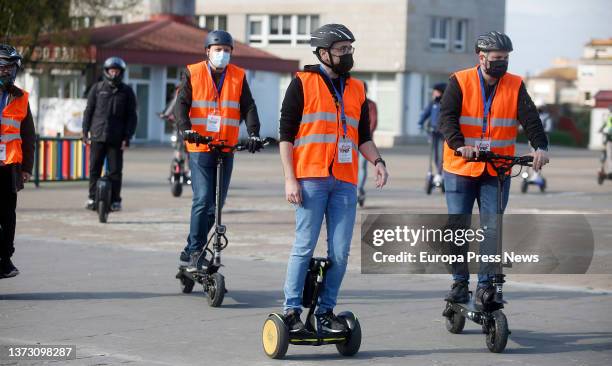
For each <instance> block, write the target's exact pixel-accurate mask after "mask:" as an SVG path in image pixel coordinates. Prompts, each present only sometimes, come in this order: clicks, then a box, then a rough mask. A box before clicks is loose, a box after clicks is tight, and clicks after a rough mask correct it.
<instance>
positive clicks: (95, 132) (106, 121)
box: [83, 57, 137, 211]
mask: <svg viewBox="0 0 612 366" xmlns="http://www.w3.org/2000/svg"><path fill="white" fill-rule="evenodd" d="M125 68H126V64H125V62H124V61H123V60H122V59H120V58H119V57H110V58H108V59H107V60H106V61H104V79H103V80H102V81H99V82H97V83H96V84H95V85H94V86H92V88H91V90H90V91H89V94H88V96H87V107H86V108H85V112H84V113H83V142H84V143H86V144H91V154H90V160H89V199H88V200H87V208H88V209H93V208H94V198H95V193H96V184H97V182H98V179H99V178H100V174H101V173H102V166H103V164H104V159H105V158H106V159H108V169H109V172H108V176H109V178H110V180H111V182H112V187H113V192H112V204H111V210H112V211H119V210H121V178H122V171H123V151H124V150H125V149H126V148H127V147H128V146H129V145H130V139H131V138H132V136H133V135H134V132H135V131H136V124H137V116H136V96H135V95H134V92H133V91H132V88H130V87H129V86H128V85H126V84H124V83H123V82H122V80H123V74H124V73H125Z"/></svg>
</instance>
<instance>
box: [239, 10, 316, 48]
mask: <svg viewBox="0 0 612 366" xmlns="http://www.w3.org/2000/svg"><path fill="white" fill-rule="evenodd" d="M318 27H319V16H318V15H309V14H300V15H284V14H283V15H276V14H275V15H249V17H248V26H247V32H248V37H247V38H248V40H249V44H251V45H262V46H267V45H269V44H287V45H291V46H293V47H295V46H297V45H300V44H309V43H310V33H311V32H312V31H313V30H315V29H317V28H318Z"/></svg>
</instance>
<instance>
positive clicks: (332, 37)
mask: <svg viewBox="0 0 612 366" xmlns="http://www.w3.org/2000/svg"><path fill="white" fill-rule="evenodd" d="M342 41H350V42H351V43H352V42H355V37H354V36H353V33H352V32H351V31H350V30H349V29H348V28H347V27H345V26H343V25H342V24H325V25H323V26H321V27H319V28H318V29H316V30H315V31H314V32H312V34H311V35H310V46H311V47H314V48H317V49H319V48H330V47H331V46H332V45H333V44H334V43H336V42H342Z"/></svg>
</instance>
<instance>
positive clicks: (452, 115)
mask: <svg viewBox="0 0 612 366" xmlns="http://www.w3.org/2000/svg"><path fill="white" fill-rule="evenodd" d="M511 51H512V42H511V41H510V38H509V37H508V36H507V35H505V34H503V33H499V32H489V33H486V34H483V35H481V36H479V37H478V39H477V42H476V54H477V55H478V60H479V64H478V65H477V66H475V67H472V68H469V69H466V70H461V71H458V72H456V73H455V74H454V75H453V76H452V77H451V78H450V82H449V85H448V87H447V88H446V90H445V92H444V96H443V97H442V105H441V112H440V131H441V132H442V134H443V135H444V138H445V140H446V142H445V144H444V186H445V190H446V203H447V206H448V213H449V214H450V215H461V214H463V215H471V213H472V208H473V206H474V201H477V202H478V207H479V211H480V215H481V226H483V228H484V227H486V230H485V237H486V238H487V241H489V245H490V243H491V242H492V243H495V240H494V238H495V233H496V222H495V220H490V221H491V222H484V223H483V222H482V221H484V220H486V219H485V218H487V217H490V218H494V219H496V217H497V216H496V211H497V207H496V202H497V199H496V197H497V178H496V175H497V173H496V172H495V170H494V169H493V168H492V167H491V166H488V167H487V165H486V164H485V163H483V162H468V161H467V159H470V158H472V157H475V156H478V154H479V152H481V151H491V152H493V153H496V154H502V155H511V156H513V155H514V154H515V140H516V135H517V131H518V124H519V123H520V124H521V125H522V126H523V129H524V131H525V132H526V134H527V137H528V139H529V141H530V143H531V146H533V148H534V149H535V151H534V152H532V153H531V154H530V155H532V156H533V168H534V169H535V170H536V171H538V170H539V169H540V168H541V167H542V166H543V165H545V164H547V163H548V152H547V148H548V140H547V138H546V134H545V133H544V128H543V127H542V122H541V121H540V117H539V115H538V111H537V108H536V106H535V105H534V103H533V102H532V100H531V98H530V97H529V95H528V94H527V90H526V89H525V85H524V83H523V81H522V80H521V78H520V77H519V76H517V75H513V74H510V73H507V72H506V71H507V68H508V58H509V53H510V52H511ZM455 151H458V152H460V153H461V156H455ZM509 190H510V179H506V180H505V184H504V187H503V203H502V207H503V209H505V207H506V204H507V202H508V194H509ZM485 245H487V244H485V243H483V244H482V245H481V248H483V246H485ZM493 246H494V245H493ZM465 250H467V247H466V248H465ZM492 267H495V266H483V267H481V270H480V271H479V273H478V288H477V291H476V299H475V300H476V301H477V302H478V301H479V299H480V297H481V296H482V294H483V293H485V292H486V291H487V290H490V289H491V288H492V285H491V281H492V278H493V276H494V273H493V272H491V268H492ZM453 279H454V283H453V285H452V287H451V290H450V292H449V293H448V295H447V297H446V300H447V301H452V302H456V303H467V302H468V301H469V292H468V280H469V271H468V269H467V265H466V263H463V265H455V266H453Z"/></svg>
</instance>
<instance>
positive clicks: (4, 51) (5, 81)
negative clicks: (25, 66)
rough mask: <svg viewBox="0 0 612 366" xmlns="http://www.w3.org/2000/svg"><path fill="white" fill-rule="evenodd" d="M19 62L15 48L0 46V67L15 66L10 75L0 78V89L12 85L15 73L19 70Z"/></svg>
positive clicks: (5, 45) (20, 58) (19, 58)
mask: <svg viewBox="0 0 612 366" xmlns="http://www.w3.org/2000/svg"><path fill="white" fill-rule="evenodd" d="M21 60H22V57H21V55H20V54H19V52H18V51H17V50H16V49H15V47H13V46H9V45H7V44H0V66H10V65H15V66H16V67H15V69H14V70H13V72H12V73H11V74H9V75H3V76H0V87H6V86H9V85H13V83H14V82H15V78H16V77H17V71H19V69H21Z"/></svg>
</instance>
